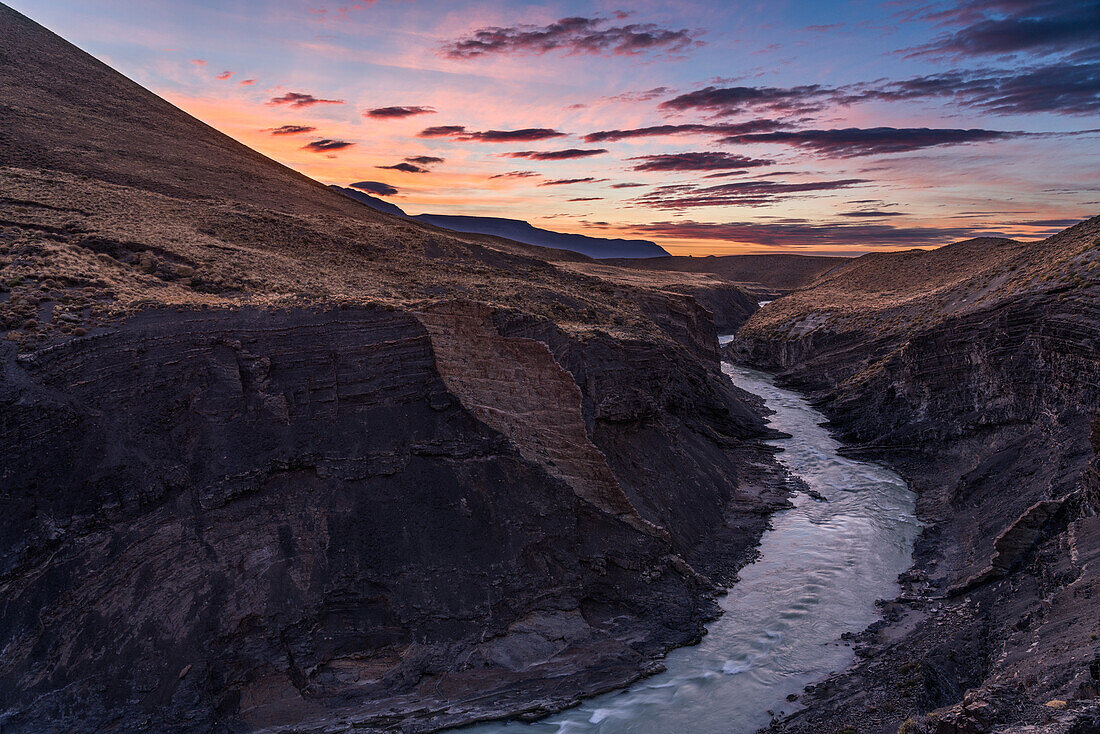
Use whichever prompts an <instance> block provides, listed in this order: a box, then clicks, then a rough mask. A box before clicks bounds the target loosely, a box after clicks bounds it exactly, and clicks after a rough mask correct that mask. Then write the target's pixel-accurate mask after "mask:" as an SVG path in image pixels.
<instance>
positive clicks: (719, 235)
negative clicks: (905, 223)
mask: <svg viewBox="0 0 1100 734" xmlns="http://www.w3.org/2000/svg"><path fill="white" fill-rule="evenodd" d="M631 231H632V232H633V233H635V234H639V235H646V236H651V237H662V236H663V237H670V238H677V239H697V240H718V241H723V242H737V243H746V244H754V245H765V246H769V247H792V248H820V247H833V248H848V249H851V248H876V247H897V246H902V247H916V246H921V245H925V246H927V245H945V244H947V243H949V242H952V241H955V240H959V239H963V238H965V237H973V236H975V235H976V234H978V233H977V232H975V231H974V230H971V229H968V228H964V227H895V226H893V225H889V224H856V223H852V224H847V223H836V224H830V223H825V222H816V221H815V222H807V221H802V220H796V221H785V222H764V223H760V222H727V223H724V224H711V223H708V222H692V221H681V222H654V223H653V224H646V225H639V226H636V227H632V228H631Z"/></svg>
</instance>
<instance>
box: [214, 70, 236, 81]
mask: <svg viewBox="0 0 1100 734" xmlns="http://www.w3.org/2000/svg"><path fill="white" fill-rule="evenodd" d="M231 76H233V72H231V71H223V72H222V73H221V74H218V75H217V76H215V77H214V78H215V79H221V80H222V81H223V82H224V81H225V80H226V79H228V78H229V77H231Z"/></svg>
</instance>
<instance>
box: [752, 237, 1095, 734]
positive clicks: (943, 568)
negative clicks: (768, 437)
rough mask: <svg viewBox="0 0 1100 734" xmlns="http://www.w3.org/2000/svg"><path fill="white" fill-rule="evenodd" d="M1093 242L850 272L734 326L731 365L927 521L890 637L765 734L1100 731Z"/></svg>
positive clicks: (887, 263)
mask: <svg viewBox="0 0 1100 734" xmlns="http://www.w3.org/2000/svg"><path fill="white" fill-rule="evenodd" d="M1098 245H1100V219H1093V220H1090V221H1088V222H1085V223H1083V224H1081V225H1078V226H1077V227H1074V228H1071V229H1069V230H1067V231H1065V232H1063V233H1061V234H1059V235H1056V236H1055V237H1052V238H1051V239H1050V240H1047V241H1044V242H1042V243H1034V244H1031V245H1025V244H1023V243H1015V242H1011V241H972V242H967V243H960V244H959V245H953V246H949V247H947V248H943V249H942V250H940V251H933V252H930V253H916V252H914V253H903V254H901V255H899V256H896V257H895V256H883V255H878V256H873V257H870V258H869V259H867V260H864V259H863V258H861V259H860V260H856V261H854V262H853V263H852V264H851V265H850V266H848V267H847V268H845V269H842V270H840V271H838V272H837V273H836V274H834V275H831V276H829V277H827V278H826V279H824V280H823V281H821V282H819V283H818V284H817V285H815V286H813V287H811V288H809V289H807V290H805V291H801V292H796V293H795V294H793V295H792V296H790V297H788V298H785V299H783V300H782V301H780V302H778V303H776V304H774V306H775V307H777V308H774V310H773V306H769V307H768V308H767V309H765V310H764V311H762V312H761V313H760V314H759V315H758V316H757V317H754V319H753V320H751V321H750V322H749V323H748V324H746V326H745V327H744V328H743V330H742V333H741V335H740V336H739V338H738V340H737V342H736V343H735V344H734V345H733V346H732V347H731V348H730V355H731V356H732V357H734V358H737V359H742V360H746V361H749V362H750V363H753V364H756V365H759V366H763V367H765V368H769V369H773V370H777V371H779V372H780V373H781V376H782V379H783V380H784V381H785V382H786V383H788V384H792V385H797V386H799V387H801V388H802V389H804V390H808V391H809V392H810V393H811V394H812V395H813V396H815V398H816V399H817V400H818V401H819V403H820V405H821V407H822V409H823V411H824V412H825V413H826V414H827V415H828V416H829V417H830V420H831V421H832V424H833V426H834V427H835V429H836V430H837V431H838V433H839V434H840V436H841V437H842V438H843V439H844V440H846V441H847V442H850V443H852V444H854V445H855V446H854V448H853V449H852V450H853V451H856V452H858V453H859V454H860V455H861V456H863V455H866V456H870V457H873V458H876V459H879V460H883V461H886V462H888V463H889V464H891V465H892V466H893V467H895V468H897V469H898V470H899V471H900V472H901V473H902V474H903V475H904V476H905V477H906V478H907V479H908V480H909V481H910V482H911V484H912V486H913V487H914V489H916V490H917V491H918V493H919V502H918V510H919V512H920V514H921V516H922V518H923V519H925V521H926V522H927V523H928V526H927V527H926V529H925V531H924V533H923V534H922V537H921V538H920V540H919V541H918V545H917V558H916V561H917V562H916V565H915V567H914V569H913V570H912V571H911V572H909V573H908V574H906V575H905V577H904V579H903V580H904V581H905V582H906V584H907V589H908V590H907V594H906V596H905V597H903V598H902V599H901V600H899V601H897V602H894V603H891V604H889V605H887V611H888V614H889V618H890V619H891V620H892V624H887V625H878V626H876V627H875V628H872V630H870V631H869V632H867V633H866V634H865V635H863V637H862V639H861V642H862V644H863V647H862V648H861V650H860V652H861V655H862V656H863V657H864V658H865V659H864V660H863V662H861V663H859V664H858V665H856V666H855V667H854V668H853V669H852V670H851V671H849V672H848V673H846V674H844V675H842V676H839V677H837V678H835V679H832V680H830V681H827V682H826V683H825V684H823V685H822V686H819V687H818V688H817V689H816V690H814V691H813V693H812V694H811V695H810V696H808V697H806V698H804V700H803V703H806V704H807V705H808V706H809V709H808V710H807V711H805V712H802V713H800V714H797V715H795V716H793V717H792V718H790V719H788V720H786V721H784V722H782V723H781V724H779V725H778V726H777V727H776V729H777V730H779V731H789V732H811V731H812V732H817V731H828V730H832V729H834V728H835V729H841V728H843V727H844V726H849V725H852V726H855V727H857V729H858V731H861V732H863V731H867V732H891V734H892V732H894V731H897V730H898V727H899V726H900V725H901V724H902V723H903V722H904V721H905V720H906V719H907V718H910V717H913V719H914V720H913V722H911V724H910V729H909V730H910V731H913V732H920V731H926V730H927V731H952V732H953V731H976V732H977V731H991V730H994V729H996V727H999V726H1007V725H1009V724H1012V725H1017V726H1019V725H1023V724H1025V723H1031V724H1039V723H1042V722H1047V723H1050V724H1051V725H1052V727H1054V728H1051V729H1049V731H1086V730H1088V727H1089V726H1096V725H1097V721H1098V717H1100V703H1098V702H1097V701H1096V700H1095V697H1096V694H1097V686H1098V683H1100V678H1098V677H1097V676H1098V673H1097V666H1098V665H1100V663H1098V661H1100V643H1098V642H1097V637H1098V635H1100V606H1098V604H1100V602H1098V601H1097V600H1098V599H1100V595H1097V592H1098V591H1100V576H1098V575H1097V571H1098V568H1097V566H1096V564H1095V562H1094V561H1093V560H1092V558H1093V557H1094V556H1095V554H1096V552H1097V550H1096V549H1097V543H1098V542H1100V537H1098V536H1097V535H1096V517H1097V511H1098V510H1100V496H1098V495H1097V493H1096V484H1095V468H1094V467H1095V462H1096V445H1095V441H1096V439H1095V434H1093V435H1094V439H1093V442H1090V440H1089V436H1090V424H1093V421H1095V420H1096V418H1097V416H1098V415H1100V298H1098V297H1100V283H1098V282H1097V278H1096V273H1097V270H1098V268H1100V263H1098V258H1100V247H1098ZM861 260H863V262H861ZM1090 462H1092V467H1093V468H1090ZM1049 700H1064V701H1067V702H1068V703H1067V706H1066V708H1065V711H1064V713H1061V714H1058V715H1057V716H1055V714H1054V713H1052V709H1051V708H1049V707H1046V706H1045V705H1044V704H1045V703H1046V702H1047V701H1049ZM1052 717H1053V718H1052ZM1048 719H1049V720H1050V721H1049V722H1048ZM937 720H939V721H941V722H950V723H949V724H948V723H940V724H936V723H935V722H936V721H937ZM937 727H939V728H937ZM944 727H947V728H944ZM951 727H954V728H951ZM1074 727H1077V728H1074ZM1080 727H1085V728H1083V729H1082V728H1080ZM996 730H998V731H999V730H1001V729H996ZM1005 730H1006V731H1007V729H1005Z"/></svg>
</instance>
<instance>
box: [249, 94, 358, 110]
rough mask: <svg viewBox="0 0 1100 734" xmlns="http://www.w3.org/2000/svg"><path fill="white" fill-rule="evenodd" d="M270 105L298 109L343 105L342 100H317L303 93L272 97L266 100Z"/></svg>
mask: <svg viewBox="0 0 1100 734" xmlns="http://www.w3.org/2000/svg"><path fill="white" fill-rule="evenodd" d="M268 104H270V105H282V104H285V105H288V106H290V107H294V108H295V109H299V108H302V107H312V106H313V105H318V104H344V100H342V99H319V98H317V97H314V96H313V95H312V94H305V93H304V92H287V93H286V94H284V95H283V96H282V97H272V98H271V99H270V100H268Z"/></svg>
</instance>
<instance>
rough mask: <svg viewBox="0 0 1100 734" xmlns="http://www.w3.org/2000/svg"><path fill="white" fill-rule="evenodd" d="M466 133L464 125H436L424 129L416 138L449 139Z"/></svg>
mask: <svg viewBox="0 0 1100 734" xmlns="http://www.w3.org/2000/svg"><path fill="white" fill-rule="evenodd" d="M465 132H466V127H465V126H464V125H436V126H435V127H426V128H424V129H423V130H421V131H420V132H419V133H417V134H416V136H417V137H418V138H449V137H454V136H457V135H462V134H464V133H465Z"/></svg>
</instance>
